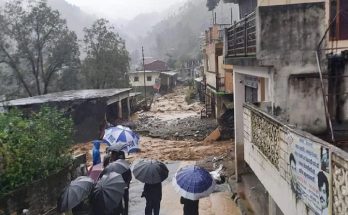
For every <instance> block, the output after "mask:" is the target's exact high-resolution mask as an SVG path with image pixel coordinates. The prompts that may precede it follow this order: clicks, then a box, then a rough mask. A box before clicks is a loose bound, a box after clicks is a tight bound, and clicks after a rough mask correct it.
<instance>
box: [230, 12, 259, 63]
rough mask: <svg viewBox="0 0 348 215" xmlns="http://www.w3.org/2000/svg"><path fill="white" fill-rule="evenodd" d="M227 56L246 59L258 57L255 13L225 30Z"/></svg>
mask: <svg viewBox="0 0 348 215" xmlns="http://www.w3.org/2000/svg"><path fill="white" fill-rule="evenodd" d="M225 33H226V42H227V43H226V44H225V55H226V57H227V58H229V57H246V56H255V55H256V15H255V12H253V13H250V14H249V15H247V16H245V18H244V19H242V20H241V21H239V22H237V23H235V24H234V25H232V26H231V27H229V28H226V29H225Z"/></svg>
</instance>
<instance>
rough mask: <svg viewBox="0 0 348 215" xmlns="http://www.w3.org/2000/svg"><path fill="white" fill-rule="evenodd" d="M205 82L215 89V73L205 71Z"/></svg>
mask: <svg viewBox="0 0 348 215" xmlns="http://www.w3.org/2000/svg"><path fill="white" fill-rule="evenodd" d="M205 78H206V81H207V84H208V85H209V86H211V87H212V88H214V89H216V74H215V73H212V72H207V73H206V74H205Z"/></svg>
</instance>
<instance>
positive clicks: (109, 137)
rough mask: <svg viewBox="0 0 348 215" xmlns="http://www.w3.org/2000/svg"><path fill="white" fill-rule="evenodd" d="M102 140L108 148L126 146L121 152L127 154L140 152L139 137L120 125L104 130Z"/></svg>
mask: <svg viewBox="0 0 348 215" xmlns="http://www.w3.org/2000/svg"><path fill="white" fill-rule="evenodd" d="M103 139H104V141H105V142H106V143H107V144H108V145H109V146H113V145H117V144H126V145H127V147H125V148H122V149H121V150H122V151H126V152H128V153H132V152H138V151H140V149H139V139H140V138H139V135H138V134H136V133H135V132H133V131H132V130H131V129H130V128H128V127H125V126H122V125H118V126H116V127H111V128H108V129H106V130H105V134H104V137H103Z"/></svg>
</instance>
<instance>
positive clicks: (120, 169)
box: [104, 159, 130, 174]
mask: <svg viewBox="0 0 348 215" xmlns="http://www.w3.org/2000/svg"><path fill="white" fill-rule="evenodd" d="M129 168H130V164H129V163H128V161H126V160H123V159H118V160H117V161H114V162H112V163H110V164H109V165H108V166H107V167H106V168H105V169H104V170H105V174H108V173H110V172H116V173H118V174H123V173H125V172H126V171H127V170H129Z"/></svg>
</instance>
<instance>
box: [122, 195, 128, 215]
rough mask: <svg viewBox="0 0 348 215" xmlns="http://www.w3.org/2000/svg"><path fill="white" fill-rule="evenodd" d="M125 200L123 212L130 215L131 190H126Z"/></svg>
mask: <svg viewBox="0 0 348 215" xmlns="http://www.w3.org/2000/svg"><path fill="white" fill-rule="evenodd" d="M123 199H124V212H123V214H124V215H128V204H129V189H125V190H124V194H123Z"/></svg>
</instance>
